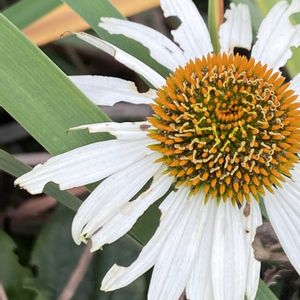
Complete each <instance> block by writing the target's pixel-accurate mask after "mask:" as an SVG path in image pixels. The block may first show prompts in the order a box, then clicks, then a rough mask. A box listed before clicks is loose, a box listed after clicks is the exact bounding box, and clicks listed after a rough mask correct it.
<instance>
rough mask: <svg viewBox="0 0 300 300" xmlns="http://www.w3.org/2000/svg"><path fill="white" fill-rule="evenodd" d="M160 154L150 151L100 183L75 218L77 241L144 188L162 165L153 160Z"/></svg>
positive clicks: (87, 236)
mask: <svg viewBox="0 0 300 300" xmlns="http://www.w3.org/2000/svg"><path fill="white" fill-rule="evenodd" d="M158 156H159V155H158V154H157V153H151V154H150V155H148V156H147V157H145V158H143V159H141V160H139V161H137V162H136V163H134V164H132V165H130V166H128V167H127V168H126V169H124V170H122V171H120V172H117V173H115V174H113V175H111V176H110V177H108V178H107V179H105V180H104V181H103V182H102V183H101V184H99V186H98V187H97V188H96V189H95V190H94V191H93V192H92V193H91V194H90V195H89V197H88V198H87V199H86V200H85V201H84V202H83V204H82V205H81V207H80V208H79V210H78V212H77V214H76V216H75V218H74V220H73V224H72V236H73V239H74V241H75V242H76V243H80V241H81V238H82V237H85V238H89V237H91V236H92V235H93V234H94V233H95V232H96V231H97V230H99V229H100V228H101V227H102V226H103V224H105V222H106V221H107V220H109V219H110V218H111V217H112V216H113V215H114V214H116V213H117V212H118V211H119V210H120V209H121V207H122V206H123V205H124V204H125V203H127V202H128V201H129V200H130V199H131V198H132V197H133V196H134V195H135V194H136V193H137V192H139V191H140V190H141V189H142V188H143V186H144V185H145V184H146V183H147V181H148V180H149V179H150V178H151V177H152V176H153V175H154V174H155V173H156V172H157V170H158V169H159V168H160V164H158V163H155V162H154V161H155V159H157V158H158Z"/></svg>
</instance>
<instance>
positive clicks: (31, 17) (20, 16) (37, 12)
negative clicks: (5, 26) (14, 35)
mask: <svg viewBox="0 0 300 300" xmlns="http://www.w3.org/2000/svg"><path fill="white" fill-rule="evenodd" d="M60 4H61V1H60V0H47V1H40V0H21V1H19V2H18V3H16V4H14V5H12V6H10V7H9V8H7V9H6V10H4V11H3V12H2V13H3V15H4V16H5V17H6V18H8V19H9V20H10V21H11V22H13V23H14V24H15V25H16V26H17V27H19V28H24V27H26V26H28V25H29V24H31V23H33V22H34V21H36V20H37V19H39V18H40V17H42V16H43V15H45V14H46V13H48V12H49V11H51V10H52V9H54V8H55V7H57V6H58V5H60Z"/></svg>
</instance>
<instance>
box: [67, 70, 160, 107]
mask: <svg viewBox="0 0 300 300" xmlns="http://www.w3.org/2000/svg"><path fill="white" fill-rule="evenodd" d="M69 78H70V79H71V81H72V82H73V83H74V84H75V85H76V86H77V87H78V88H79V89H80V90H81V91H82V92H83V93H84V94H85V95H86V96H87V97H88V98H89V99H90V100H91V101H92V102H93V103H95V104H96V105H109V106H112V105H114V104H116V103H118V102H120V101H125V102H129V103H133V104H151V103H153V99H154V98H155V97H156V91H155V90H154V89H149V91H148V92H145V93H139V92H138V90H137V88H136V86H135V83H134V82H132V81H128V80H124V79H120V78H115V77H107V76H97V75H94V76H91V75H83V76H69Z"/></svg>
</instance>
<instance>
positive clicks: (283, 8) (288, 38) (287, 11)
mask: <svg viewBox="0 0 300 300" xmlns="http://www.w3.org/2000/svg"><path fill="white" fill-rule="evenodd" d="M299 11H300V1H299V0H293V1H292V3H291V5H289V4H288V2H287V1H280V2H278V3H277V4H276V5H274V6H273V8H272V9H271V11H270V12H269V14H268V15H267V16H266V18H265V19H264V20H263V22H262V24H261V26H260V28H259V30H258V35H257V38H258V39H257V42H256V43H255V45H254V46H253V49H252V57H254V58H255V59H256V60H258V61H261V62H262V63H266V64H268V66H269V67H270V68H273V69H275V70H277V69H279V68H280V67H282V66H284V65H285V64H286V62H287V61H288V59H290V58H291V56H292V51H291V49H290V48H291V47H294V46H295V47H298V46H299V45H300V26H299V25H293V24H292V23H291V21H290V19H289V18H290V16H291V15H292V14H294V13H297V12H299Z"/></svg>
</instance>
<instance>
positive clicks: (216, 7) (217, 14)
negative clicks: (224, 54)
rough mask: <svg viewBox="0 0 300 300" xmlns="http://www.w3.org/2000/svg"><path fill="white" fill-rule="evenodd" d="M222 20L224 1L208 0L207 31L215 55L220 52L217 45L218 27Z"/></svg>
mask: <svg viewBox="0 0 300 300" xmlns="http://www.w3.org/2000/svg"><path fill="white" fill-rule="evenodd" d="M223 18H224V0H209V1H208V29H209V33H210V37H211V41H212V44H213V47H214V51H215V52H216V53H217V52H219V50H220V45H219V27H220V25H221V24H222V22H223Z"/></svg>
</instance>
